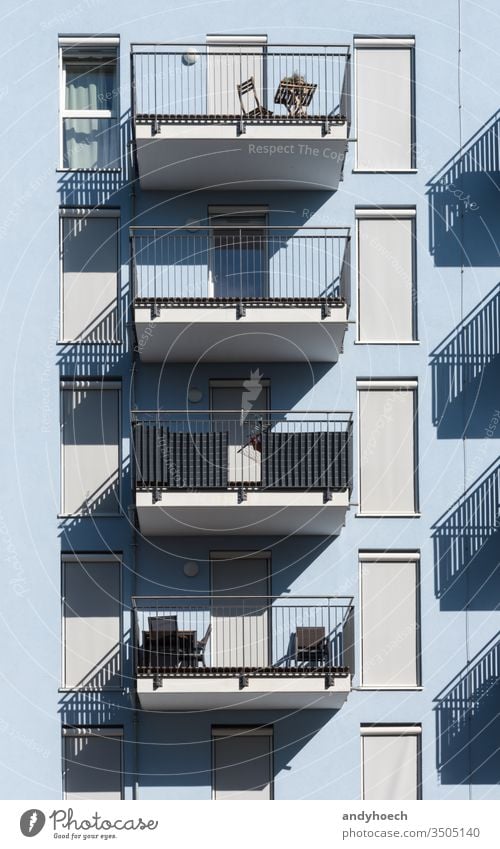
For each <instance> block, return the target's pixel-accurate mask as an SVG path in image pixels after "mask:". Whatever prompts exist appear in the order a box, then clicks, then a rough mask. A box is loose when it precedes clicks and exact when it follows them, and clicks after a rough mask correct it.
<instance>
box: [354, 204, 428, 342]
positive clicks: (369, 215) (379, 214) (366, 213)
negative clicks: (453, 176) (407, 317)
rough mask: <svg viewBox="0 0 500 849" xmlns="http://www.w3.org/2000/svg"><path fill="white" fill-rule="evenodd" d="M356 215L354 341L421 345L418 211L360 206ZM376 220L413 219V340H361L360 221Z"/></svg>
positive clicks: (356, 210) (411, 208)
mask: <svg viewBox="0 0 500 849" xmlns="http://www.w3.org/2000/svg"><path fill="white" fill-rule="evenodd" d="M354 215H355V218H356V227H355V236H354V238H355V256H356V327H357V333H356V339H355V340H354V344H355V345H420V340H419V338H418V321H417V317H418V310H417V306H418V301H417V251H416V246H417V209H416V207H415V206H411V207H410V206H408V207H406V206H405V207H390V206H369V207H368V206H358V207H356V208H355V210H354ZM374 218H382V219H384V218H392V219H396V220H398V219H400V218H410V219H412V222H413V226H412V239H413V241H412V265H411V278H412V287H411V297H412V334H413V339H403V340H399V341H398V340H393V339H391V340H388V341H384V340H378V341H369V340H366V339H361V338H360V333H361V316H360V309H359V307H360V289H361V281H360V277H359V269H360V260H359V245H360V239H359V221H360V220H363V219H369V220H373V219H374Z"/></svg>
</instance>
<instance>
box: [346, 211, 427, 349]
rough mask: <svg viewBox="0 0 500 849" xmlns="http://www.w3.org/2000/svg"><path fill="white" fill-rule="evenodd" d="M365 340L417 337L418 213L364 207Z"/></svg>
mask: <svg viewBox="0 0 500 849" xmlns="http://www.w3.org/2000/svg"><path fill="white" fill-rule="evenodd" d="M356 217H357V226H358V328H359V340H360V341H361V342H394V343H395V342H411V341H413V340H414V339H415V319H414V314H415V291H416V290H415V279H414V278H415V275H414V267H415V263H414V244H415V241H414V240H415V232H414V231H415V210H414V209H413V210H412V209H408V210H405V209H401V210H389V209H363V210H361V209H358V210H357V211H356Z"/></svg>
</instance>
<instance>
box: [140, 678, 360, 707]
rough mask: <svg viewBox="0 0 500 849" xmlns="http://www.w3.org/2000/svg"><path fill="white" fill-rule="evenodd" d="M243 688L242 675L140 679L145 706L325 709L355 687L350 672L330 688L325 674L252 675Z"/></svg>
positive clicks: (142, 702)
mask: <svg viewBox="0 0 500 849" xmlns="http://www.w3.org/2000/svg"><path fill="white" fill-rule="evenodd" d="M247 683H248V686H246V687H243V688H241V686H240V678H239V676H224V677H209V676H208V675H203V676H196V677H183V676H175V677H168V678H163V679H162V683H161V686H160V687H158V688H157V689H154V688H153V679H152V677H149V678H138V679H137V695H138V698H139V702H140V705H141V707H142V708H143V710H153V711H169V710H218V709H219V710H220V709H233V708H235V709H238V708H246V709H254V710H280V709H285V710H286V709H294V708H296V709H301V708H309V709H323V710H338V709H339V708H340V707H342V705H343V704H344V702H345V701H346V700H347V697H348V695H349V693H350V691H351V676H350V675H349V674H343V675H335V676H334V677H333V680H332V683H331V686H329V687H328V688H326V686H325V675H324V673H323V674H322V675H314V676H313V675H304V676H297V675H293V676H290V677H289V676H286V675H283V676H281V675H280V676H276V677H268V676H249V677H248V678H247Z"/></svg>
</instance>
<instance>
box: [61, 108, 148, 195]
mask: <svg viewBox="0 0 500 849" xmlns="http://www.w3.org/2000/svg"><path fill="white" fill-rule="evenodd" d="M119 138H120V141H119V145H120V146H119V158H118V160H117V161H116V162H115V163H113V165H115V166H116V167H113V168H109V169H101V170H95V171H94V170H91V169H86V170H81V171H77V170H75V171H63V172H61V174H60V179H59V203H60V205H61V206H70V207H94V206H104V205H108V206H117V205H119V203H120V201H121V199H122V198H121V196H123V197H126V198H127V200H128V192H129V183H130V180H131V179H132V169H131V157H130V145H131V123H130V110H128V111H127V112H124V113H123V115H122V116H121V118H120V126H119Z"/></svg>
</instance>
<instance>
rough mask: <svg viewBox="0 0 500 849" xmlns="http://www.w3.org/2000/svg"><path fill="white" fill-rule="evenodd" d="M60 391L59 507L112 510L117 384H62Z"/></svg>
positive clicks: (116, 506)
mask: <svg viewBox="0 0 500 849" xmlns="http://www.w3.org/2000/svg"><path fill="white" fill-rule="evenodd" d="M115 386H116V384H115ZM61 396H62V399H61V408H62V409H61V431H62V433H61V436H62V472H63V512H64V513H65V514H70V515H71V514H75V513H85V512H88V513H90V514H116V513H118V512H119V503H118V491H119V421H120V417H119V399H120V392H119V389H117V388H110V387H109V386H108V385H107V384H105V383H100V382H96V383H95V384H94V383H92V382H91V381H90V382H87V383H75V384H74V385H73V386H71V383H64V384H63V388H62V391H61Z"/></svg>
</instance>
